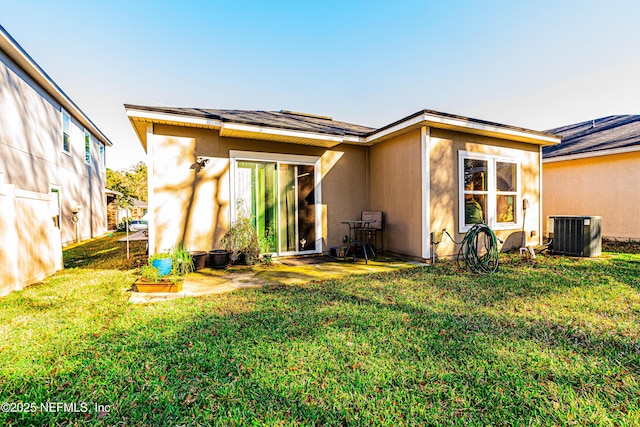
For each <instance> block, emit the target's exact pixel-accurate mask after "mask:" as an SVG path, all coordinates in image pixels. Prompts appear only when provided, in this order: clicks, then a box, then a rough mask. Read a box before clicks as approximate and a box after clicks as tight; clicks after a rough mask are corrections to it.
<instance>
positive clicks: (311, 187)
mask: <svg viewBox="0 0 640 427" xmlns="http://www.w3.org/2000/svg"><path fill="white" fill-rule="evenodd" d="M263 157H264V156H263ZM287 157H292V156H287ZM292 160H295V159H292V158H287V159H285V160H282V161H279V160H277V159H274V160H271V159H269V160H262V159H255V160H254V159H251V158H243V159H240V158H238V159H234V158H232V162H233V163H232V164H233V165H234V166H235V167H232V169H233V170H234V171H235V172H234V171H232V173H234V185H233V186H234V190H235V191H234V197H235V200H236V201H237V200H242V201H243V203H244V205H245V207H246V209H247V210H248V212H249V213H250V214H251V216H252V219H253V224H254V226H255V228H256V232H257V233H258V238H260V239H261V240H262V241H263V242H264V243H263V246H264V248H263V250H264V249H266V248H268V250H269V251H270V252H272V253H279V254H297V253H305V252H317V251H318V250H319V242H318V237H319V236H318V234H319V232H318V230H319V228H318V215H317V213H316V210H317V201H316V196H317V195H316V191H315V189H316V187H317V183H316V179H317V178H316V165H315V163H313V164H308V163H305V162H295V161H292ZM234 204H235V203H234Z"/></svg>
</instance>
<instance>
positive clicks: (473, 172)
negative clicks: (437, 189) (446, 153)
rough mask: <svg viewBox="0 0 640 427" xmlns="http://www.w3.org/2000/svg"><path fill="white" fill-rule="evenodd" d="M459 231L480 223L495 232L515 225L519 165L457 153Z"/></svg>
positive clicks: (479, 155)
mask: <svg viewBox="0 0 640 427" xmlns="http://www.w3.org/2000/svg"><path fill="white" fill-rule="evenodd" d="M458 165H459V166H458V167H459V186H460V190H459V194H460V203H459V206H460V210H459V221H460V227H459V228H460V232H466V231H467V230H469V229H470V228H471V227H472V226H473V225H474V224H478V223H484V224H487V225H488V226H489V227H491V228H495V229H508V228H514V227H516V226H517V223H518V221H519V218H518V214H519V213H518V209H517V208H518V206H519V204H518V199H519V195H520V164H519V162H518V161H517V160H515V159H512V158H508V157H501V156H493V155H488V154H483V153H473V152H468V151H460V152H459V153H458Z"/></svg>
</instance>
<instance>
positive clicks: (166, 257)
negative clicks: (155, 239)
mask: <svg viewBox="0 0 640 427" xmlns="http://www.w3.org/2000/svg"><path fill="white" fill-rule="evenodd" d="M149 264H150V265H152V266H153V267H155V268H156V269H157V270H158V275H159V276H167V275H169V274H170V273H171V269H172V267H173V257H172V256H171V253H170V252H169V251H167V252H159V253H157V254H154V255H152V256H151V257H150V258H149Z"/></svg>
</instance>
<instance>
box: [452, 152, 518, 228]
mask: <svg viewBox="0 0 640 427" xmlns="http://www.w3.org/2000/svg"><path fill="white" fill-rule="evenodd" d="M467 159H471V160H482V161H485V162H487V190H486V191H481V192H479V193H482V194H486V197H487V212H485V216H486V218H485V223H486V224H487V225H488V226H489V227H490V228H491V229H494V230H513V229H519V228H521V227H522V211H521V199H522V180H521V177H520V170H521V161H520V160H518V159H517V158H516V157H510V156H502V155H495V154H486V153H477V152H472V151H463V150H461V151H458V231H459V232H460V233H466V232H467V231H469V230H470V229H471V227H473V225H474V224H465V220H466V204H465V197H464V196H465V187H464V161H465V160H467ZM498 162H502V163H513V164H515V165H516V185H517V188H516V189H515V191H509V192H504V191H498V190H497V174H496V163H498ZM498 194H507V195H514V196H515V200H514V206H513V214H514V216H515V221H514V222H498V219H497V218H496V216H497V206H496V199H497V197H496V196H497V195H498Z"/></svg>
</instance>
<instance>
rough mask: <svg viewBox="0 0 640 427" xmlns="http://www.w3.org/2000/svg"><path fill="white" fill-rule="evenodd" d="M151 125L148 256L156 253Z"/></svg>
mask: <svg viewBox="0 0 640 427" xmlns="http://www.w3.org/2000/svg"><path fill="white" fill-rule="evenodd" d="M153 142H154V138H153V123H148V124H147V212H151V215H149V216H148V218H149V219H148V222H149V227H148V230H149V232H148V233H147V238H148V239H149V240H148V251H149V255H153V254H155V253H156V241H155V239H156V225H155V195H154V192H153V189H154V179H153V178H154V176H153V174H154V169H155V163H154V159H153V154H154V150H153V148H154V147H153Z"/></svg>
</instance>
